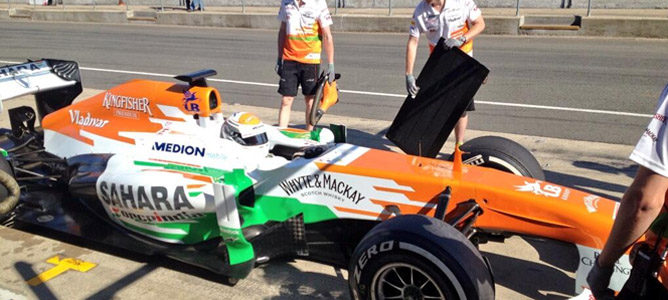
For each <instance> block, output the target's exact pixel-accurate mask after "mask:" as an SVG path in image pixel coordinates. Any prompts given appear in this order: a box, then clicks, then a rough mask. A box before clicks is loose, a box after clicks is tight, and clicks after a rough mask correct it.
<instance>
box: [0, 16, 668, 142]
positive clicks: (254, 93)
mask: <svg viewBox="0 0 668 300" xmlns="http://www.w3.org/2000/svg"><path fill="white" fill-rule="evenodd" d="M0 28H2V30H0V39H1V40H3V41H5V42H3V43H4V44H5V45H7V46H5V47H0V60H4V61H23V60H24V59H25V58H28V57H32V58H40V57H53V58H64V59H72V60H75V61H78V62H79V63H80V64H81V65H82V66H84V67H89V68H98V69H104V70H109V69H114V70H122V71H139V72H155V73H167V74H182V73H186V72H191V71H195V70H199V69H203V68H213V69H216V70H217V71H218V73H219V75H217V76H215V78H216V79H224V80H232V81H244V82H247V83H253V84H258V83H259V84H263V83H264V84H269V86H262V85H252V84H246V83H239V82H236V83H235V82H231V81H225V82H214V81H212V83H213V85H214V86H216V87H218V88H219V89H220V90H221V91H222V93H223V97H224V99H226V100H227V101H229V102H236V103H240V104H246V105H254V106H262V107H269V108H275V107H277V106H278V101H279V100H278V95H277V94H276V87H275V86H274V85H275V84H276V83H277V81H278V80H277V77H276V75H275V74H274V72H273V67H274V62H275V56H276V42H275V41H276V31H267V30H246V29H231V28H222V29H221V28H202V27H185V26H157V25H113V24H91V23H75V24H72V23H42V22H20V21H11V22H4V21H0ZM334 39H335V44H336V55H335V56H336V70H337V72H340V73H342V74H343V78H342V79H341V81H340V82H339V83H340V86H341V88H342V89H343V90H344V92H343V93H342V100H341V101H342V103H341V104H339V105H337V106H335V107H334V108H333V109H332V113H334V114H337V115H345V116H351V117H360V118H371V119H379V120H386V121H388V120H391V119H392V118H394V116H395V114H396V112H397V111H398V109H399V106H400V104H401V102H402V101H403V98H402V97H401V95H405V91H404V78H403V77H404V76H403V74H404V67H403V65H404V59H403V57H404V49H405V41H406V34H359V33H336V34H335V36H334ZM475 45H476V46H475V57H476V58H477V59H479V60H480V61H481V62H482V63H483V64H485V65H487V66H488V67H489V68H490V70H491V73H490V77H489V82H488V83H487V84H486V85H484V86H483V87H482V88H481V89H480V91H479V92H478V94H477V95H476V100H477V101H478V105H477V109H478V110H477V111H476V112H475V113H474V114H471V118H470V128H472V129H478V130H488V131H495V132H507V133H517V134H525V135H532V136H547V137H557V138H564V139H575V140H588V141H599V142H607V143H615V144H626V145H630V144H634V143H635V142H636V141H637V139H638V137H639V134H640V132H642V130H644V128H645V127H646V125H647V122H648V118H649V115H650V114H652V110H653V107H654V106H655V103H656V99H657V98H658V95H659V94H660V92H661V90H662V88H663V86H664V85H665V84H666V81H667V79H668V68H666V66H667V65H668V55H666V54H667V53H668V52H667V50H666V49H668V40H651V39H630V38H626V39H620V38H573V37H521V36H520V37H517V36H484V35H483V36H481V37H479V38H477V39H476V44H475ZM426 48H427V47H426V45H425V42H424V39H423V42H422V45H421V46H420V48H419V49H420V53H419V54H418V60H417V61H418V62H417V65H418V66H416V69H419V67H420V66H419V65H420V64H422V63H424V61H425V59H424V58H425V57H426V52H425V51H426ZM415 73H416V74H417V71H416V72H415ZM137 77H141V78H152V79H158V80H167V78H164V77H154V76H143V75H136V74H128V73H125V74H123V73H110V72H101V71H91V70H84V71H83V78H84V86H85V87H89V88H98V89H105V88H109V87H111V86H113V85H115V84H118V83H121V82H124V81H126V80H129V79H131V78H137ZM348 91H361V92H365V93H366V94H363V93H352V92H348ZM368 92H376V93H385V94H392V95H393V96H386V95H383V96H378V95H371V94H369V93H368ZM490 103H494V104H490ZM499 104H519V105H521V106H519V107H516V106H515V107H513V106H501V105H499ZM527 105H542V106H550V107H561V108H574V109H577V110H578V111H564V110H551V109H544V108H535V107H528V106H527ZM300 107H303V101H301V100H297V101H296V103H295V108H300ZM586 109H591V110H604V111H617V112H630V113H637V114H642V115H644V117H638V116H625V115H614V114H600V113H592V112H589V111H584V110H586ZM296 117H298V116H296V115H295V116H293V120H296V119H294V118H296Z"/></svg>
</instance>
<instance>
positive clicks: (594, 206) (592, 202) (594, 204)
mask: <svg viewBox="0 0 668 300" xmlns="http://www.w3.org/2000/svg"><path fill="white" fill-rule="evenodd" d="M600 199H601V198H600V197H599V196H596V195H589V196H587V197H584V204H585V206H586V207H587V211H588V212H589V213H595V212H596V211H597V210H598V200H600Z"/></svg>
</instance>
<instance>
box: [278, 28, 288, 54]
mask: <svg viewBox="0 0 668 300" xmlns="http://www.w3.org/2000/svg"><path fill="white" fill-rule="evenodd" d="M285 26H286V25H285V22H281V27H280V28H278V58H277V59H279V60H280V59H282V58H283V46H284V45H285Z"/></svg>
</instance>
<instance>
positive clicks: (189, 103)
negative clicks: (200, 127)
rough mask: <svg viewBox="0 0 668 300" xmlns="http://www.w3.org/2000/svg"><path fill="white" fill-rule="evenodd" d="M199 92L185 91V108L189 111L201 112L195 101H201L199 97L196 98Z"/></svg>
mask: <svg viewBox="0 0 668 300" xmlns="http://www.w3.org/2000/svg"><path fill="white" fill-rule="evenodd" d="M196 93H197V92H194V93H193V92H190V91H188V90H186V91H183V108H185V110H187V111H192V112H199V104H198V103H194V102H195V101H197V100H199V99H197V96H195V94H196Z"/></svg>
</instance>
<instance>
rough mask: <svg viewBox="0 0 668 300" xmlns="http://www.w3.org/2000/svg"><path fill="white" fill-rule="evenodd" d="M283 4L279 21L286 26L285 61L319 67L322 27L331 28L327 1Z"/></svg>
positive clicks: (297, 1) (313, 0)
mask: <svg viewBox="0 0 668 300" xmlns="http://www.w3.org/2000/svg"><path fill="white" fill-rule="evenodd" d="M303 2H304V5H302V6H299V0H283V2H282V3H281V9H280V10H279V12H278V20H279V21H281V22H285V25H286V26H285V30H286V33H285V36H286V37H285V44H284V45H283V59H284V60H293V61H298V62H301V63H306V64H319V63H320V52H321V51H322V41H321V36H320V27H328V26H330V25H332V16H331V15H330V14H329V10H328V9H327V3H326V2H325V0H303Z"/></svg>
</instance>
